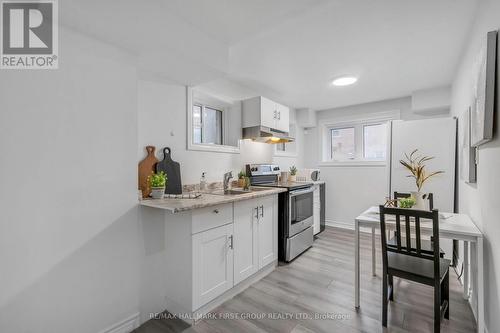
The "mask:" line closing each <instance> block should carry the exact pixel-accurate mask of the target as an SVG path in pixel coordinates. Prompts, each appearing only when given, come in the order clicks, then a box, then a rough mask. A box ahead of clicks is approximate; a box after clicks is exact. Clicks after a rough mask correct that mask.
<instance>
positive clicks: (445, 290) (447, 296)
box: [442, 271, 450, 319]
mask: <svg viewBox="0 0 500 333" xmlns="http://www.w3.org/2000/svg"><path fill="white" fill-rule="evenodd" d="M442 292H443V300H444V301H446V302H448V307H447V308H446V311H445V313H444V318H445V319H450V271H448V273H446V276H445V277H444V279H443V291H442Z"/></svg>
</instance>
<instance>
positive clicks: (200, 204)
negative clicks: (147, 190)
mask: <svg viewBox="0 0 500 333" xmlns="http://www.w3.org/2000/svg"><path fill="white" fill-rule="evenodd" d="M286 191H287V189H285V188H275V187H269V188H266V189H265V190H259V191H255V192H252V191H250V192H248V193H244V194H225V195H220V194H212V193H210V192H208V193H203V194H202V195H201V197H199V198H196V199H143V200H141V201H140V203H139V204H140V205H141V206H146V207H152V208H158V209H164V210H167V211H170V212H171V213H180V212H185V211H188V210H193V209H197V208H204V207H210V206H216V205H221V204H225V203H231V202H236V201H242V200H248V199H254V198H260V197H265V196H268V195H273V194H278V193H281V192H286Z"/></svg>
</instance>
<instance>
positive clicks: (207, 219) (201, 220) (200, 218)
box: [192, 203, 233, 234]
mask: <svg viewBox="0 0 500 333" xmlns="http://www.w3.org/2000/svg"><path fill="white" fill-rule="evenodd" d="M192 221H193V222H192V223H193V229H192V230H193V231H192V233H193V234H196V233H198V232H201V231H205V230H208V229H212V228H215V227H218V226H221V225H224V224H228V223H232V222H233V204H232V203H228V204H224V205H218V206H211V207H206V208H200V209H195V210H194V211H193V213H192Z"/></svg>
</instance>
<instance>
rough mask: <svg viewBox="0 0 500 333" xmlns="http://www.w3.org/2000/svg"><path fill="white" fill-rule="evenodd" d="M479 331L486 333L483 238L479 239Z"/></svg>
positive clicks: (477, 259) (477, 244)
mask: <svg viewBox="0 0 500 333" xmlns="http://www.w3.org/2000/svg"><path fill="white" fill-rule="evenodd" d="M476 246H477V249H476V252H477V258H475V260H476V261H477V264H476V265H477V331H478V332H480V333H483V332H484V285H483V283H484V277H483V274H484V273H483V237H478V238H477V243H476Z"/></svg>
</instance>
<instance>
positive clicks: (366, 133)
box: [363, 123, 387, 160]
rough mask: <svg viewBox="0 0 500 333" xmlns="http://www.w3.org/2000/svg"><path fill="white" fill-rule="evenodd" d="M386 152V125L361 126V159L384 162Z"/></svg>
mask: <svg viewBox="0 0 500 333" xmlns="http://www.w3.org/2000/svg"><path fill="white" fill-rule="evenodd" d="M386 150H387V125H386V124H385V123H383V124H375V125H365V126H363V158H365V159H367V160H385V158H386Z"/></svg>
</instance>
